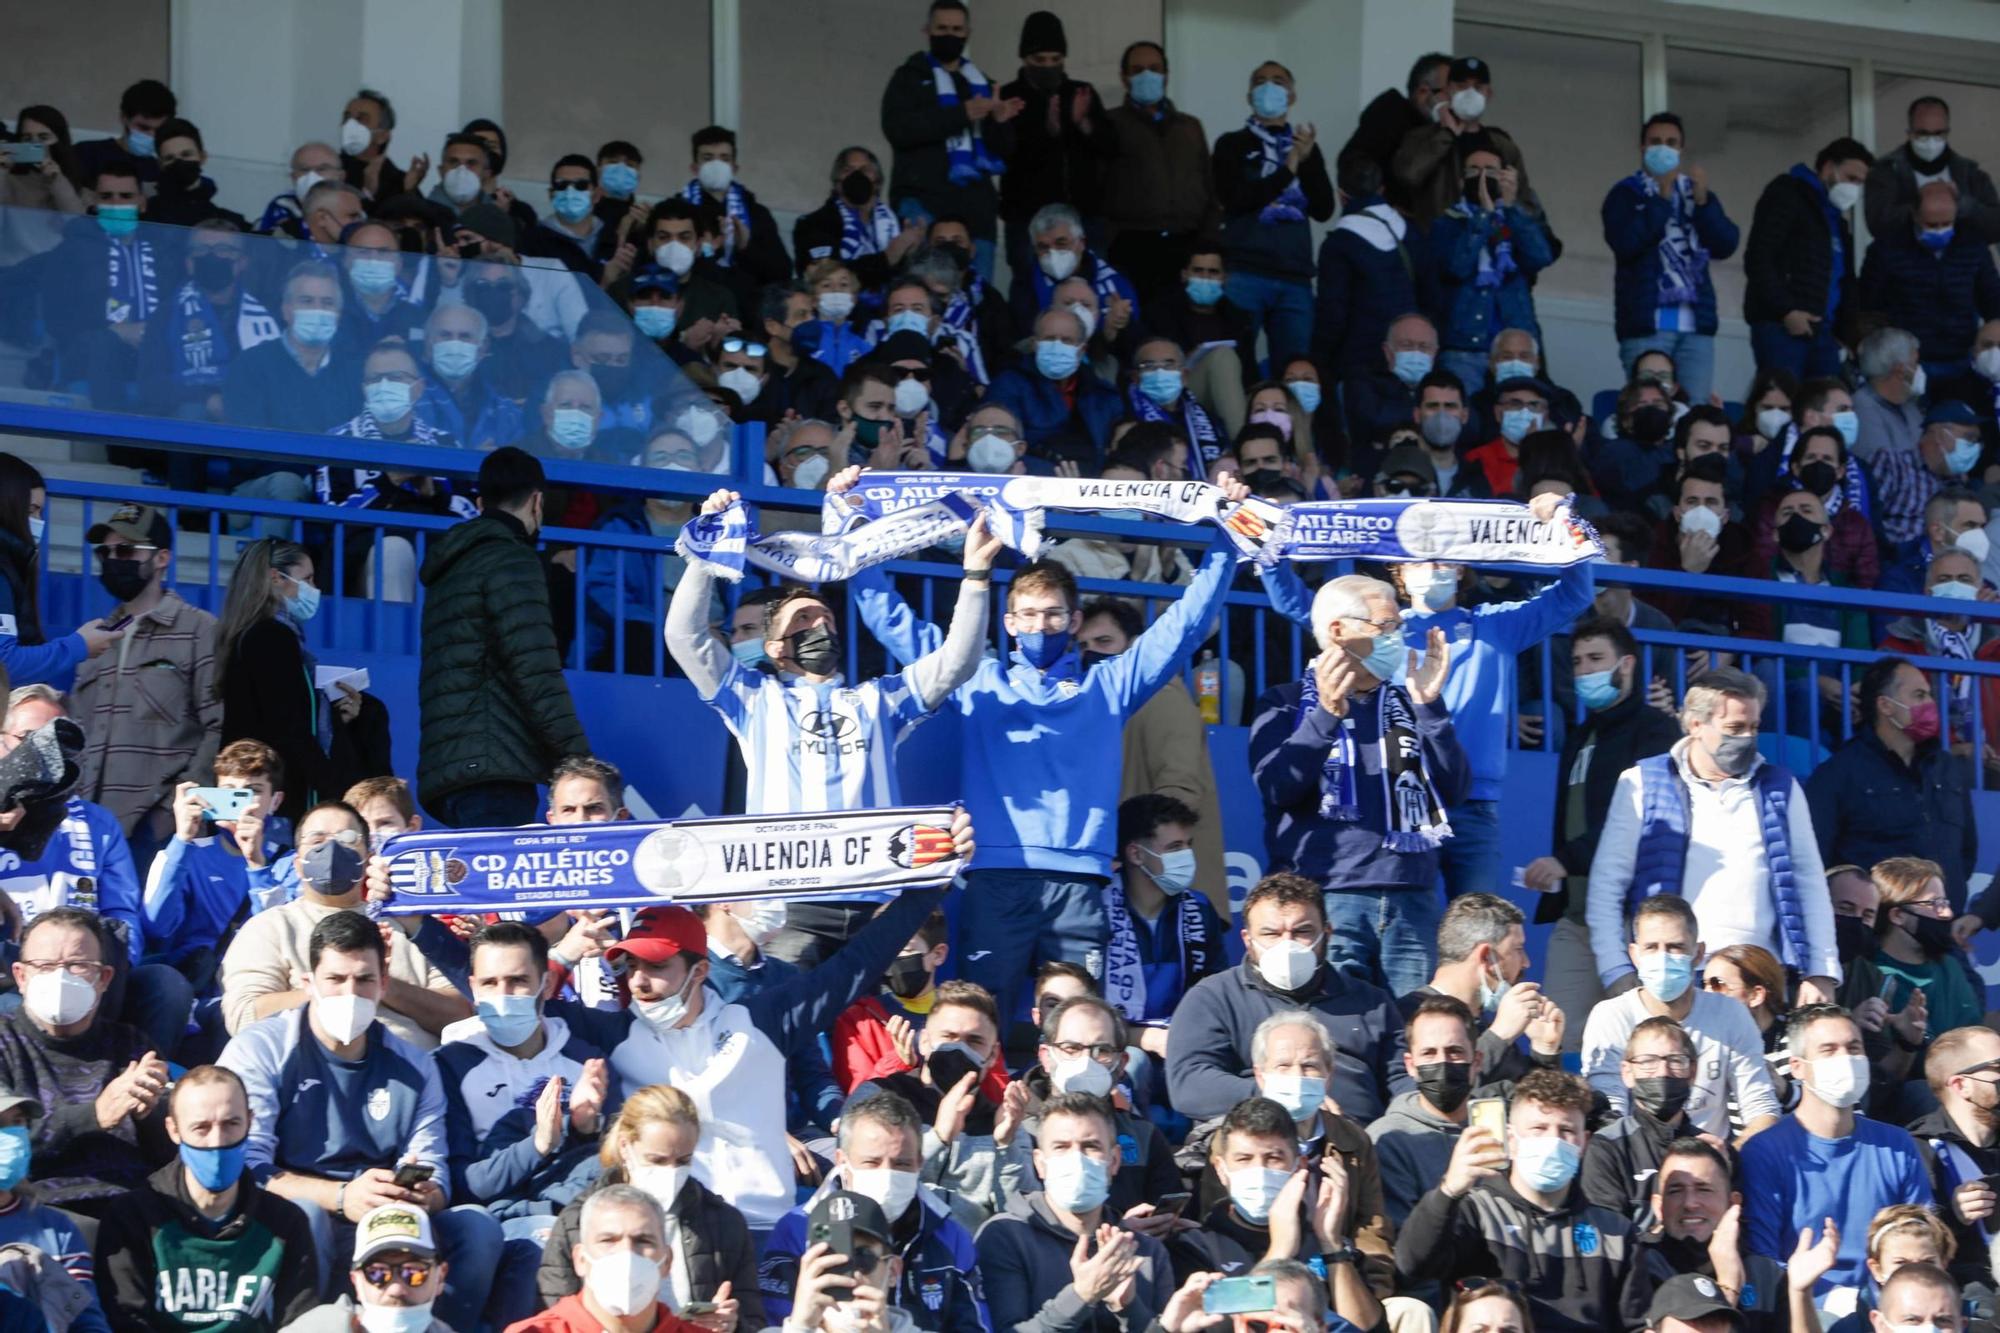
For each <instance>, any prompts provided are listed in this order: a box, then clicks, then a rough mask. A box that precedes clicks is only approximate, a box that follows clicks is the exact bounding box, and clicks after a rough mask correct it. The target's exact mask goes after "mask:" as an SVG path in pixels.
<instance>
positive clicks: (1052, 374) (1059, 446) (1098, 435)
mask: <svg viewBox="0 0 2000 1333" xmlns="http://www.w3.org/2000/svg"><path fill="white" fill-rule="evenodd" d="M1089 341H1090V338H1089V334H1088V332H1087V331H1086V330H1085V328H1084V325H1083V321H1082V320H1081V319H1080V318H1078V317H1077V315H1076V314H1075V312H1073V311H1071V310H1067V309H1063V308H1060V307H1058V308H1051V309H1048V310H1044V311H1043V312H1042V313H1041V314H1039V315H1037V316H1036V317H1035V339H1034V352H1033V355H1032V357H1031V358H1029V360H1028V364H1025V365H1017V366H1011V367H1009V368H1008V369H1006V370H1003V371H1001V372H1000V373H999V374H998V375H995V376H994V377H993V383H992V385H991V387H989V388H988V389H987V391H986V401H987V402H988V403H992V404H996V405H998V406H1001V407H1004V408H1006V409H1007V410H1008V411H1010V412H1012V413H1013V414H1014V416H1015V417H1016V418H1017V419H1018V420H1019V421H1020V422H1021V423H1022V427H1023V431H1024V433H1025V435H1026V436H1027V441H1028V451H1029V452H1030V453H1031V454H1034V455H1036V456H1038V457H1040V458H1043V459H1045V460H1048V461H1049V462H1063V461H1069V462H1075V463H1076V464H1077V465H1078V466H1079V467H1081V468H1082V469H1083V470H1084V471H1085V472H1086V473H1090V474H1093V475H1094V474H1095V473H1096V472H1097V471H1098V470H1099V469H1100V465H1101V463H1102V460H1103V455H1104V451H1105V449H1106V448H1107V446H1109V444H1110V442H1111V426H1112V423H1113V422H1115V421H1117V420H1118V418H1119V416H1120V415H1121V413H1122V412H1123V410H1124V404H1123V401H1122V400H1121V399H1120V398H1119V396H1118V394H1117V392H1116V391H1115V390H1113V389H1112V388H1110V387H1109V386H1108V385H1106V384H1105V383H1104V382H1103V381H1102V380H1100V379H1098V378H1097V377H1096V376H1095V375H1093V374H1091V373H1090V371H1089V368H1088V367H1087V366H1086V365H1084V348H1085V345H1086V344H1087V343H1088V342H1089Z"/></svg>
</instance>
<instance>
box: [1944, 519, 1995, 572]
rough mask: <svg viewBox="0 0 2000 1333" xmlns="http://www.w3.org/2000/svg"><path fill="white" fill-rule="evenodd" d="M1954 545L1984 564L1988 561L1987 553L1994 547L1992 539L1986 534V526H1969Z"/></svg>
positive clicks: (1959, 535)
mask: <svg viewBox="0 0 2000 1333" xmlns="http://www.w3.org/2000/svg"><path fill="white" fill-rule="evenodd" d="M1952 545H1953V546H1955V547H1957V548H1958V549H1959V550H1961V551H1963V552H1965V553H1966V554H1967V555H1969V556H1971V557H1972V558H1973V559H1974V560H1976V561H1978V562H1979V563H1980V564H1982V565H1983V564H1985V563H1986V556H1987V553H1988V552H1990V551H1991V550H1992V549H1993V542H1992V539H1991V538H1989V537H1988V536H1987V535H1986V529H1984V528H1967V529H1966V530H1965V531H1964V532H1961V533H1959V534H1958V537H1957V538H1956V539H1955V540H1954V541H1953V542H1952Z"/></svg>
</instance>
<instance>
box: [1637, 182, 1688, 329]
mask: <svg viewBox="0 0 2000 1333" xmlns="http://www.w3.org/2000/svg"><path fill="white" fill-rule="evenodd" d="M1625 183H1626V184H1627V185H1630V186H1631V187H1632V188H1633V189H1635V190H1637V191H1638V192H1639V193H1640V194H1642V195H1644V196H1645V197H1646V198H1648V199H1658V198H1660V197H1661V195H1660V183H1659V182H1658V181H1656V180H1654V179H1653V178H1652V176H1650V175H1648V174H1647V173H1646V172H1644V171H1635V172H1633V173H1632V174H1631V175H1630V176H1627V177H1626V178H1625ZM1659 254H1660V287H1659V303H1660V304H1661V305H1662V306H1680V305H1693V304H1694V303H1695V302H1697V301H1699V300H1700V299H1701V284H1702V281H1703V279H1705V278H1706V277H1707V276H1708V250H1707V248H1706V247H1704V246H1703V245H1702V243H1701V240H1700V238H1699V237H1697V236H1696V235H1695V230H1694V182H1693V181H1691V180H1689V179H1688V178H1687V177H1686V176H1677V177H1675V178H1674V192H1673V197H1672V198H1669V199H1668V200H1667V233H1666V235H1664V236H1662V237H1661V238H1660V247H1659Z"/></svg>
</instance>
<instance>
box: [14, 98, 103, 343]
mask: <svg viewBox="0 0 2000 1333" xmlns="http://www.w3.org/2000/svg"><path fill="white" fill-rule="evenodd" d="M85 206H86V205H85V201H84V197H83V178H82V172H81V171H80V170H79V169H78V167H77V164H76V154H75V153H74V152H72V151H71V149H70V142H69V120H68V118H67V117H65V116H64V115H63V113H62V112H60V111H58V110H56V109H55V108H54V107H52V106H26V107H22V108H21V114H20V115H18V116H16V117H15V118H14V134H13V137H12V139H11V140H10V139H9V138H8V136H7V135H6V134H5V133H4V132H0V266H5V265H12V264H16V263H19V262H20V261H22V260H24V259H27V258H28V257H30V256H32V255H39V254H44V253H46V252H47V251H49V250H53V249H54V248H55V247H56V246H57V245H59V244H61V242H62V238H63V229H64V228H65V227H67V226H69V225H70V224H71V223H72V222H74V221H75V220H76V219H77V218H78V217H79V216H81V215H82V213H83V211H84V208H85ZM31 304H32V303H31Z"/></svg>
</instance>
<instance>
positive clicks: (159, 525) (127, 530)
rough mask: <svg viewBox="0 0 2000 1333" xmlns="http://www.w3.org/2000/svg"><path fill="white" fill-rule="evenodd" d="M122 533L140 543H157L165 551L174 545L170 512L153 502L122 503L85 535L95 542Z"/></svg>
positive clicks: (120, 535) (145, 544)
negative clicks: (168, 515) (162, 509)
mask: <svg viewBox="0 0 2000 1333" xmlns="http://www.w3.org/2000/svg"><path fill="white" fill-rule="evenodd" d="M114 536H115V537H122V538H123V539H124V540H126V541H128V542H133V543H135V544H137V545H139V546H157V547H159V548H160V549H161V550H162V551H164V550H167V549H168V548H169V547H171V546H172V545H173V540H174V532H173V529H172V528H171V527H170V526H168V524H167V516H166V515H165V514H162V513H161V512H160V511H159V510H157V509H155V508H153V506H151V505H140V504H130V505H120V506H119V507H118V508H116V509H114V510H112V511H111V516H110V517H109V518H106V519H105V520H104V521H103V522H101V523H93V524H91V525H90V531H89V532H86V533H85V534H84V535H83V539H84V540H85V541H87V542H89V543H90V544H91V545H92V546H96V545H97V544H98V543H100V542H103V541H105V540H106V539H108V538H110V537H114Z"/></svg>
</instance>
